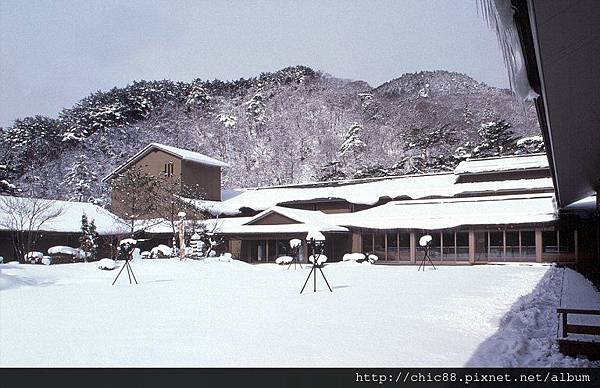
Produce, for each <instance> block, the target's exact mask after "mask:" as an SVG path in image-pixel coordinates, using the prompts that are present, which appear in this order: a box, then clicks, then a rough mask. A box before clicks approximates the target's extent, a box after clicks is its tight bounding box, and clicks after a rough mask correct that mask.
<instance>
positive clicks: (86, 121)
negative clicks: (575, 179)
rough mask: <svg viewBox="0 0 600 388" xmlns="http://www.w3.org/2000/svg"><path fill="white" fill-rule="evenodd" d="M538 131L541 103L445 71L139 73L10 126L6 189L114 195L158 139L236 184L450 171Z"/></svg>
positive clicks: (4, 138) (0, 161)
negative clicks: (383, 75)
mask: <svg viewBox="0 0 600 388" xmlns="http://www.w3.org/2000/svg"><path fill="white" fill-rule="evenodd" d="M537 136H539V126H538V124H537V120H536V117H535V109H534V108H533V106H532V105H528V106H527V107H526V110H522V109H520V108H519V107H517V106H516V104H515V100H514V98H513V97H512V95H511V94H510V92H509V91H508V90H505V89H499V88H495V87H493V86H488V85H486V84H484V83H481V82H478V81H476V80H474V79H473V78H471V77H469V76H467V75H464V74H461V73H457V72H448V71H445V70H435V71H423V72H416V73H406V74H403V75H401V76H400V77H397V78H395V79H393V80H390V81H388V82H384V83H382V84H381V85H379V86H377V87H372V86H370V85H369V84H368V83H366V82H365V81H361V80H345V79H340V78H336V77H335V76H333V75H330V74H326V73H323V72H320V71H315V70H313V69H311V68H309V67H306V66H301V65H299V66H291V67H287V68H284V69H281V70H279V71H276V72H271V73H261V74H260V75H258V76H256V77H251V78H247V79H244V78H241V79H239V80H235V81H220V80H213V81H206V80H201V79H195V80H193V81H191V82H189V83H186V82H173V81H170V80H162V81H145V80H141V81H134V82H133V83H132V84H130V85H127V86H126V87H123V88H116V87H115V88H113V89H110V90H108V91H98V92H94V93H92V94H90V95H89V96H87V97H85V98H84V99H82V100H80V101H79V102H78V103H76V104H75V105H74V106H73V107H71V108H67V109H64V110H62V111H61V112H60V113H59V114H58V115H57V117H56V118H49V117H44V116H33V117H27V118H24V119H20V120H16V121H15V122H14V123H13V125H12V126H10V127H8V128H4V129H3V130H2V134H1V138H0V151H1V153H0V154H1V155H2V157H1V158H0V182H4V183H0V191H4V192H12V193H23V194H29V195H33V194H35V195H39V196H44V197H48V198H57V199H80V200H91V201H96V202H99V203H107V200H108V190H107V187H106V186H105V185H103V184H101V182H100V179H101V178H102V177H103V176H105V173H106V172H107V170H110V168H111V167H112V168H114V167H115V166H117V165H118V164H120V163H121V162H123V161H124V160H125V159H126V158H127V157H129V156H131V155H133V154H134V153H135V152H136V151H137V150H138V149H140V148H142V147H143V146H145V145H146V144H147V143H151V142H159V143H164V144H168V145H173V146H178V147H181V148H186V149H190V150H192V151H198V152H202V153H204V154H206V155H209V156H211V157H215V158H217V159H221V160H223V161H225V162H227V163H229V164H230V165H231V166H232V168H230V169H227V170H226V171H224V174H223V182H224V187H225V188H228V187H232V185H233V184H234V183H235V184H236V186H238V187H240V186H259V185H263V186H264V185H274V184H288V183H303V182H307V181H310V180H321V181H322V180H328V179H337V178H342V179H344V178H346V179H347V178H360V177H367V176H382V175H402V174H406V173H419V172H428V171H448V170H449V169H451V168H452V166H454V165H456V163H458V162H459V161H460V160H463V159H464V158H466V157H468V156H485V155H490V156H493V155H496V154H497V155H504V154H514V153H527V152H536V151H540V150H543V144H541V145H540V141H539V139H537V140H536V139H535V138H536V137H537ZM527 137H532V138H533V140H531V141H526V142H521V143H522V144H521V145H517V141H518V140H519V139H522V138H527ZM523 144H525V146H523ZM12 185H14V186H15V187H12Z"/></svg>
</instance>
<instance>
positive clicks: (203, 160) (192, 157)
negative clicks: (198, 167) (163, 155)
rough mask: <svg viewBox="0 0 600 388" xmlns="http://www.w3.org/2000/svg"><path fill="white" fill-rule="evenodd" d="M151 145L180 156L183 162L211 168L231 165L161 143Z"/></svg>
mask: <svg viewBox="0 0 600 388" xmlns="http://www.w3.org/2000/svg"><path fill="white" fill-rule="evenodd" d="M150 145H151V146H153V147H155V148H158V149H161V150H163V151H165V152H168V153H170V154H173V155H176V156H179V157H180V158H181V159H183V160H189V161H192V162H196V163H200V164H205V165H209V166H216V167H229V165H228V164H227V163H225V162H222V161H220V160H217V159H214V158H211V157H210V156H206V155H204V154H201V153H199V152H194V151H189V150H185V149H182V148H177V147H173V146H168V145H164V144H160V143H152V144H150Z"/></svg>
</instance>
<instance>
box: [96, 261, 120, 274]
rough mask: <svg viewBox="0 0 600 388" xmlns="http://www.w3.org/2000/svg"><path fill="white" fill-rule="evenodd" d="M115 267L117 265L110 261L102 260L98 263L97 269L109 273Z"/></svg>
mask: <svg viewBox="0 0 600 388" xmlns="http://www.w3.org/2000/svg"><path fill="white" fill-rule="evenodd" d="M116 266H117V264H116V263H115V261H114V260H112V259H102V260H100V261H99V262H98V269H103V270H107V271H110V270H113V269H115V267H116Z"/></svg>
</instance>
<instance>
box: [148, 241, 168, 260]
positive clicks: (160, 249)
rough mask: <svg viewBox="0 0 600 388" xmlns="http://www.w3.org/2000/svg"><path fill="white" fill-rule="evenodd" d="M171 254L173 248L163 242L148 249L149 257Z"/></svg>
mask: <svg viewBox="0 0 600 388" xmlns="http://www.w3.org/2000/svg"><path fill="white" fill-rule="evenodd" d="M171 256H173V250H172V249H171V248H170V247H168V246H166V245H164V244H160V245H158V246H155V247H154V248H152V249H151V250H150V258H152V259H165V258H168V257H171Z"/></svg>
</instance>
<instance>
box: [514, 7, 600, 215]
mask: <svg viewBox="0 0 600 388" xmlns="http://www.w3.org/2000/svg"><path fill="white" fill-rule="evenodd" d="M512 5H513V6H514V9H515V15H514V20H515V23H516V25H517V29H518V30H519V39H520V43H521V48H522V50H523V53H524V57H525V64H526V67H527V76H528V78H529V82H530V84H531V86H532V87H533V89H534V90H535V91H536V92H537V93H538V94H539V95H540V97H538V98H537V99H536V106H537V109H538V117H539V119H540V127H541V128H542V132H543V134H544V140H545V144H546V149H547V152H548V154H549V159H550V162H551V170H552V174H553V178H554V181H555V186H556V191H557V201H558V204H559V205H560V206H561V207H564V206H566V205H568V204H570V203H572V202H574V201H577V200H579V199H581V198H584V197H586V196H588V195H592V194H594V192H596V191H597V190H598V189H599V187H600V108H599V107H600V38H599V37H600V2H599V1H597V0H581V1H569V2H565V1H550V0H526V1H525V0H523V1H521V0H513V1H512Z"/></svg>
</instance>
